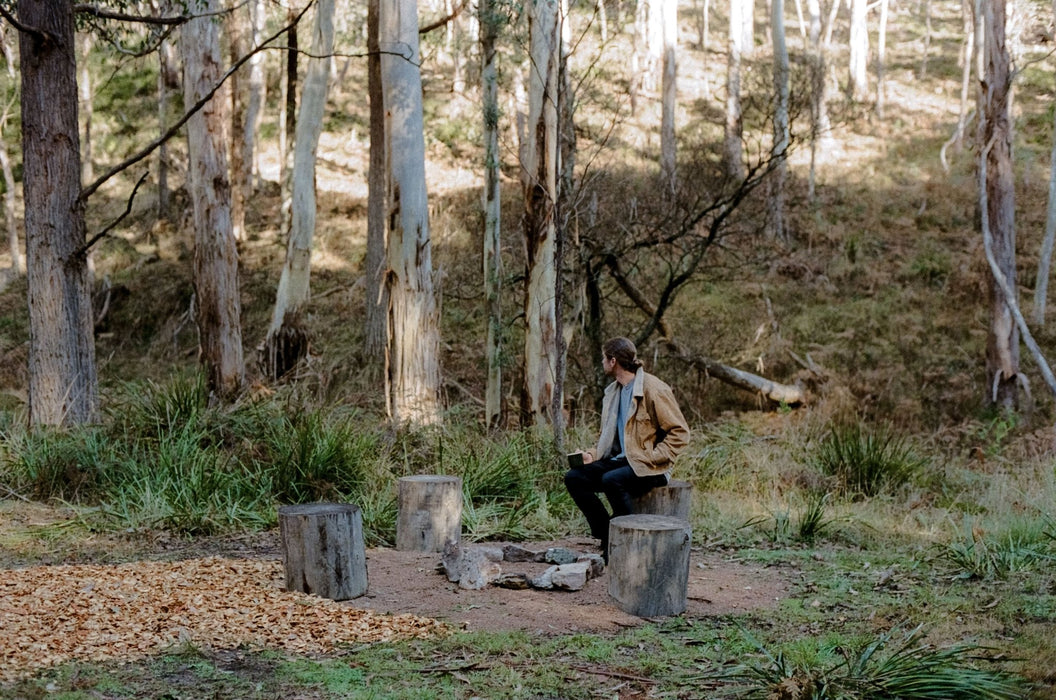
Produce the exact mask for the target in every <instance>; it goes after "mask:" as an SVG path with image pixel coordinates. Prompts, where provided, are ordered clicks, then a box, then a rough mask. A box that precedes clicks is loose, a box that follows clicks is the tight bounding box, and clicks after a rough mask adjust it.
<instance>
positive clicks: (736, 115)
mask: <svg viewBox="0 0 1056 700" xmlns="http://www.w3.org/2000/svg"><path fill="white" fill-rule="evenodd" d="M745 2H746V0H730V26H729V33H728V36H729V44H728V45H729V52H728V54H727V56H726V132H725V159H726V173H727V174H728V175H729V176H730V177H733V178H736V179H742V178H743V177H744V156H743V149H742V146H741V134H742V132H743V129H744V124H743V120H742V118H741V54H742V48H743V41H744V33H743V32H742V31H741V30H742V28H743V16H744V15H743V9H744V5H745Z"/></svg>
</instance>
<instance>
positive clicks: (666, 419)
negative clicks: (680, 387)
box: [595, 367, 689, 479]
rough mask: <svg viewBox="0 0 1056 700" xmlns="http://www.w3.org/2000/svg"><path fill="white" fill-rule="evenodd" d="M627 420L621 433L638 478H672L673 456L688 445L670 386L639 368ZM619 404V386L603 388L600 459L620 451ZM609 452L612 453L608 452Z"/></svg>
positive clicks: (686, 434) (611, 385) (680, 414)
mask: <svg viewBox="0 0 1056 700" xmlns="http://www.w3.org/2000/svg"><path fill="white" fill-rule="evenodd" d="M633 396H634V398H633V399H632V403H631V411H630V414H631V415H630V417H629V418H628V420H627V426H626V429H625V431H624V443H625V447H626V452H627V455H626V456H627V461H628V463H630V465H631V468H632V469H634V473H635V474H636V475H638V476H657V475H659V474H663V475H665V476H667V477H668V479H670V478H671V464H672V462H674V460H675V456H676V455H678V453H679V452H681V451H682V448H684V447H685V446H686V443H688V442H689V426H688V425H686V419H685V418H684V417H683V416H682V411H681V410H680V409H679V408H678V402H677V401H675V395H674V394H673V393H672V392H671V387H669V386H668V385H667V384H664V382H662V381H661V380H660V379H658V378H657V377H654V376H653V375H651V374H649V373H647V372H646V371H645V370H643V369H642V368H640V367H639V368H638V371H637V372H636V373H635V375H634V389H633ZM619 404H620V384H619V382H613V383H612V384H609V385H608V386H607V387H605V398H604V399H603V400H602V403H601V436H600V437H599V438H598V448H597V450H598V451H597V452H596V453H595V454H596V455H597V458H598V459H603V458H604V457H607V456H609V455H610V454H615V453H618V452H619V449H620V448H619V445H618V444H617V445H616V446H615V448H614V449H613V441H616V442H617V443H618V442H619V438H618V437H617V432H616V421H617V418H616V414H617V412H618V410H619ZM610 450H612V452H610Z"/></svg>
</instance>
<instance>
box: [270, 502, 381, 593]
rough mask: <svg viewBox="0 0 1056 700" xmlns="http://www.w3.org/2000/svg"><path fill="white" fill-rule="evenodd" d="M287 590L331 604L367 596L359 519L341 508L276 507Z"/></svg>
mask: <svg viewBox="0 0 1056 700" xmlns="http://www.w3.org/2000/svg"><path fill="white" fill-rule="evenodd" d="M279 533H280V535H281V537H282V567H283V569H284V570H285V572H286V590H287V591H301V592H302V593H311V594H313V595H317V596H320V597H322V598H329V599H331V600H348V599H349V598H356V597H358V596H361V595H363V594H364V593H366V592H367V555H366V550H365V549H364V547H363V514H362V513H361V512H360V510H359V508H358V507H357V506H354V505H351V504H345V503H306V504H303V505H293V506H282V507H281V508H279Z"/></svg>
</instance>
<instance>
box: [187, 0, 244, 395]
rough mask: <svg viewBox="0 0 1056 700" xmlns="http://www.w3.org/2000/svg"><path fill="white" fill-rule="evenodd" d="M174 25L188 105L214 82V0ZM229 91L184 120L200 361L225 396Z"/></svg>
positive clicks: (229, 354) (231, 316)
mask: <svg viewBox="0 0 1056 700" xmlns="http://www.w3.org/2000/svg"><path fill="white" fill-rule="evenodd" d="M202 10H203V12H204V15H203V16H200V17H197V18H195V19H192V20H190V21H189V22H187V23H186V24H184V25H183V26H182V27H181V29H180V41H181V47H180V48H181V53H182V54H183V91H184V104H188V105H192V104H195V103H196V102H198V101H199V100H200V99H201V98H202V96H203V95H204V94H205V93H206V92H208V91H209V90H211V89H212V88H213V86H215V85H216V84H217V82H219V80H220V76H221V75H222V73H223V71H222V70H221V65H220V60H221V59H220V36H219V26H218V25H217V23H216V21H215V15H216V14H217V13H219V12H220V10H221V7H220V2H219V0H208V1H207V2H205V3H204V6H203V8H202ZM229 99H230V98H229V96H228V94H227V91H226V90H225V89H224V88H221V89H220V90H218V91H217V92H216V94H215V95H214V96H213V99H211V100H210V101H209V102H208V103H206V105H205V107H203V108H202V110H201V111H200V112H198V113H197V114H195V115H194V116H192V117H191V118H190V119H189V120H188V122H187V143H188V152H189V155H190V159H189V160H190V163H189V167H188V180H189V190H190V195H191V201H192V202H193V203H194V287H195V310H196V312H197V322H198V334H199V344H200V349H201V357H200V359H201V362H202V364H203V365H204V367H205V369H206V374H207V376H208V380H209V387H210V389H212V390H213V391H214V392H216V393H217V394H218V395H220V396H221V397H224V398H231V397H233V396H234V394H235V393H236V392H237V391H238V390H239V389H240V388H241V386H242V381H243V378H244V376H245V366H244V363H243V355H242V328H241V325H240V323H241V320H240V317H241V302H240V300H239V288H238V251H237V249H236V247H235V237H234V234H233V232H232V230H231V183H230V181H229V179H228V166H227V147H228V138H227V130H228V117H227V106H228V104H229Z"/></svg>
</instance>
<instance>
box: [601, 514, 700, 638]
mask: <svg viewBox="0 0 1056 700" xmlns="http://www.w3.org/2000/svg"><path fill="white" fill-rule="evenodd" d="M691 532H692V531H691V528H690V526H689V523H688V522H687V521H685V520H681V519H679V518H672V517H670V516H666V515H649V514H644V515H621V516H620V517H618V518H613V519H612V520H610V521H609V595H610V596H611V597H612V598H613V600H615V601H616V604H617V605H618V606H619V608H620V609H621V610H623V611H624V612H626V613H630V614H631V615H637V616H638V617H660V616H664V615H678V614H679V613H681V612H683V611H685V609H686V592H687V589H688V586H689V545H690V539H691Z"/></svg>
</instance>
